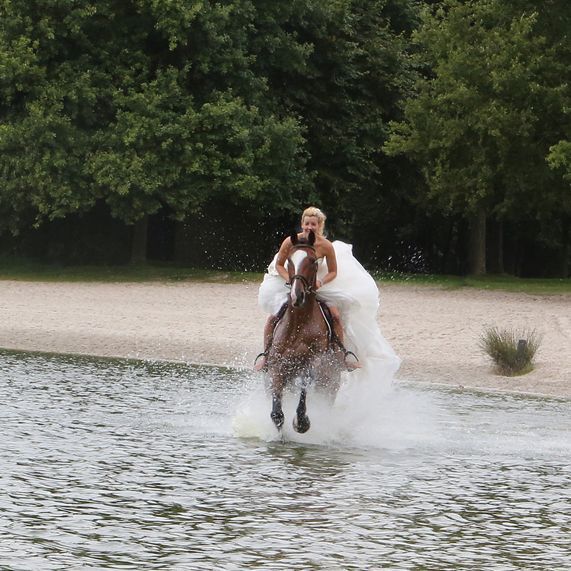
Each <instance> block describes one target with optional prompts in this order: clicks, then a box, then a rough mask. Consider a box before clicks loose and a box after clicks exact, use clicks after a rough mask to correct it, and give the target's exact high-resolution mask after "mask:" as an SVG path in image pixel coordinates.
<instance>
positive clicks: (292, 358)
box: [267, 231, 342, 433]
mask: <svg viewBox="0 0 571 571" xmlns="http://www.w3.org/2000/svg"><path fill="white" fill-rule="evenodd" d="M290 238H291V242H292V248H291V250H290V253H289V256H288V260H287V270H288V273H289V282H288V284H286V285H288V286H289V287H290V288H291V290H290V292H289V295H288V299H287V308H286V309H285V312H284V314H283V316H282V317H281V319H280V320H279V321H278V323H277V324H276V326H275V329H274V333H273V340H272V344H271V347H270V348H269V350H268V356H267V371H268V374H269V377H270V379H271V396H272V411H271V414H270V416H271V419H272V421H273V423H274V424H275V426H276V428H277V429H278V430H281V428H282V426H283V424H284V420H285V417H284V413H283V410H282V395H283V391H284V388H285V387H286V386H288V385H290V384H291V383H292V382H293V381H295V380H296V379H300V380H301V392H300V397H299V403H298V406H297V409H296V415H295V417H294V419H293V427H294V429H295V430H296V431H297V432H299V433H304V432H307V431H308V430H309V427H310V421H309V417H308V416H307V409H306V397H307V389H308V386H309V384H310V383H311V382H312V383H314V384H315V386H316V388H319V389H324V390H325V391H327V393H328V394H329V395H330V396H333V397H334V395H335V394H336V393H337V390H338V388H339V384H340V379H341V366H340V363H341V362H342V358H340V357H339V351H340V348H339V346H338V345H336V344H335V343H333V342H332V340H333V339H334V332H333V330H332V329H331V326H330V325H329V323H328V321H327V319H326V318H325V314H324V311H323V310H322V309H321V307H320V303H319V302H318V301H317V298H316V290H315V282H316V277H317V267H318V264H317V255H316V253H315V248H314V243H315V234H314V233H313V231H311V232H310V233H309V236H308V238H299V237H298V235H297V234H296V233H293V234H292V235H291V237H290Z"/></svg>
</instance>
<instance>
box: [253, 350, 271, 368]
mask: <svg viewBox="0 0 571 571" xmlns="http://www.w3.org/2000/svg"><path fill="white" fill-rule="evenodd" d="M260 357H265V358H266V363H265V365H264V366H263V367H262V368H261V369H259V371H267V370H268V361H267V358H268V352H267V351H262V352H261V353H260V354H259V355H257V356H256V358H255V359H254V369H255V368H256V363H257V362H258V359H259V358H260ZM259 371H256V372H259Z"/></svg>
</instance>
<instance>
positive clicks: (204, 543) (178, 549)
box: [0, 352, 571, 571]
mask: <svg viewBox="0 0 571 571" xmlns="http://www.w3.org/2000/svg"><path fill="white" fill-rule="evenodd" d="M0 384H1V385H0V386H1V389H2V399H1V403H0V419H1V425H2V438H1V439H0V484H1V495H0V568H1V569H2V570H26V571H29V570H33V569H38V570H42V571H46V570H51V569H145V570H146V569H180V570H194V569H196V570H205V569H213V570H214V569H229V570H243V569H264V570H266V569H267V570H271V569H283V570H290V569H326V570H333V569H343V570H345V569H355V570H357V569H358V570H363V569H434V570H442V569H486V570H490V569H498V570H509V569H546V570H547V569H549V570H555V569H570V568H571V541H570V537H571V468H570V459H571V438H570V436H571V415H570V414H569V412H570V410H569V409H570V401H568V400H557V399H543V398H532V397H524V396H510V395H490V394H480V393H477V392H469V391H462V392H457V391H452V390H444V389H438V388H429V387H422V386H414V385H407V386H397V387H392V388H390V387H382V390H381V389H380V388H379V386H380V385H379V386H377V387H372V386H370V385H362V386H348V388H346V389H345V391H344V392H343V393H342V394H341V395H340V399H339V402H338V403H337V405H336V406H335V407H334V408H333V409H331V407H329V406H327V405H326V404H325V403H323V402H321V401H320V400H319V398H318V397H317V396H315V395H311V394H310V396H309V401H308V405H309V414H310V417H311V420H312V427H311V429H310V431H309V432H308V433H307V434H306V435H297V434H295V433H294V432H293V430H292V429H291V428H290V423H291V409H292V407H293V406H294V405H295V403H294V402H293V401H291V402H289V401H288V403H286V404H287V406H286V407H285V409H284V410H285V412H286V416H287V418H286V428H285V430H284V433H283V435H282V436H281V437H280V436H279V435H278V434H277V432H276V431H275V429H274V428H273V426H272V424H271V421H270V419H269V411H270V408H269V402H268V400H267V397H266V396H265V393H264V390H263V386H262V381H261V380H260V378H258V377H255V376H253V375H251V374H250V373H248V372H243V371H237V370H229V369H220V368H209V367H193V366H184V365H172V364H161V363H139V362H129V361H115V360H114V361H111V360H96V359H87V358H68V357H61V356H38V355H30V354H24V353H21V354H16V353H9V352H0Z"/></svg>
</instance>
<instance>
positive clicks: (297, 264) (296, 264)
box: [290, 250, 307, 305]
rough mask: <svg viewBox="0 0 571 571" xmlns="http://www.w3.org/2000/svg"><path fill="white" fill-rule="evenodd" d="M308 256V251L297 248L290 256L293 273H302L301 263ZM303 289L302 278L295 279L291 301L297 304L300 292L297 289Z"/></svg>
mask: <svg viewBox="0 0 571 571" xmlns="http://www.w3.org/2000/svg"><path fill="white" fill-rule="evenodd" d="M306 258H307V252H306V251H304V250H296V251H295V252H294V253H293V254H292V255H291V256H290V260H291V262H292V264H293V273H294V275H296V274H299V273H300V270H299V269H300V268H301V264H302V262H303V260H305V259H306ZM300 288H301V289H302V291H303V283H301V281H300V280H295V282H294V283H293V284H292V286H291V293H290V296H291V301H292V303H293V304H294V305H296V301H297V298H298V293H297V291H298V290H299V289H300Z"/></svg>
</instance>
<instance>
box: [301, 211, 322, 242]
mask: <svg viewBox="0 0 571 571" xmlns="http://www.w3.org/2000/svg"><path fill="white" fill-rule="evenodd" d="M301 230H302V232H303V234H304V235H305V236H306V237H307V236H309V231H310V230H313V231H314V232H315V235H316V236H317V235H318V234H319V220H318V219H317V216H304V217H303V222H302V224H301Z"/></svg>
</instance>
